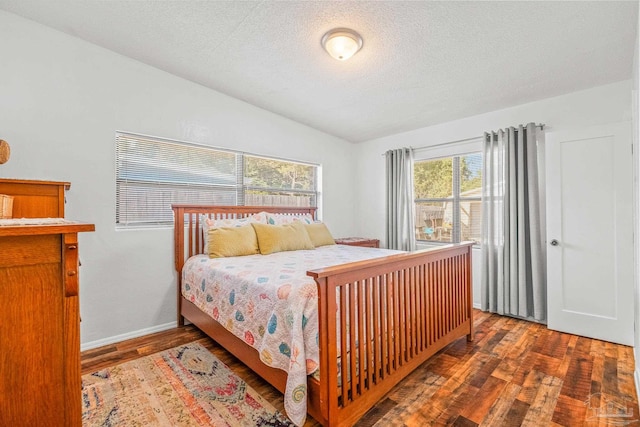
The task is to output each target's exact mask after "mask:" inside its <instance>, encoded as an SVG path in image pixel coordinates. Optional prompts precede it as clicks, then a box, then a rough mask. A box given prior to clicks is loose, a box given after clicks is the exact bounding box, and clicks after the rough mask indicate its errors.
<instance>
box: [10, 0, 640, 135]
mask: <svg viewBox="0 0 640 427" xmlns="http://www.w3.org/2000/svg"><path fill="white" fill-rule="evenodd" d="M0 9H3V10H5V11H8V12H12V13H15V14H18V15H21V16H23V17H26V18H28V19H31V20H34V21H36V22H39V23H42V24H44V25H48V26H51V27H53V28H55V29H58V30H60V31H63V32H65V33H68V34H70V35H73V36H75V37H79V38H81V39H84V40H87V41H89V42H91V43H94V44H97V45H99V46H102V47H105V48H107V49H110V50H112V51H114V52H117V53H120V54H122V55H125V56H128V57H131V58H133V59H136V60H139V61H141V62H144V63H146V64H149V65H151V66H153V67H156V68H159V69H161V70H165V71H167V72H169V73H172V74H175V75H177V76H180V77H183V78H185V79H188V80H191V81H193V82H196V83H199V84H201V85H203V86H206V87H209V88H211V89H215V90H216V91H219V92H222V93H225V94H227V95H230V96H233V97H235V98H238V99H241V100H244V101H246V102H248V103H250V104H253V105H255V106H258V107H261V108H263V109H265V110H269V111H272V112H274V113H277V114H280V115H282V116H285V117H288V118H290V119H292V120H295V121H297V122H300V123H303V124H306V125H308V126H311V127H313V128H316V129H319V130H322V131H324V132H327V133H329V134H333V135H336V136H338V137H341V138H344V139H345V140H348V141H352V142H360V141H366V140H369V139H373V138H378V137H382V136H386V135H391V134H395V133H400V132H405V131H409V130H412V129H416V128H421V127H425V126H430V125H433V124H437V123H441V122H446V121H450V120H455V119H459V118H462V117H467V116H471V115H475V114H480V113H484V112H488V111H494V110H498V109H502V108H507V107H510V106H514V105H518V104H522V103H526V102H531V101H534V100H538V99H543V98H548V97H553V96H557V95H561V94H565V93H569V92H573V91H576V90H580V89H585V88H589V87H594V86H599V85H603V84H607V83H611V82H615V81H620V80H625V79H629V78H631V73H632V62H633V49H634V46H635V34H636V29H637V28H636V27H637V22H638V15H637V14H638V2H637V1H621V2H617V1H602V2H598V1H596V2H586V1H568V2H564V1H562V2H556V1H533V2H521V1H513V2H503V1H499V2H494V1H469V2H454V1H442V2H439V1H269V0H263V1H194V0H183V1H162V0H154V1H151V0H149V1H141V0H121V1H110V0H99V1H97V0H56V1H50V0H0ZM336 27H348V28H352V29H354V30H356V31H358V32H359V33H360V34H361V35H362V37H363V39H364V46H363V48H362V50H361V51H360V52H359V53H358V54H356V55H355V56H354V57H353V58H351V59H350V60H349V61H345V62H341V61H337V60H335V59H333V58H331V57H330V56H329V55H327V54H326V52H324V50H323V49H322V47H321V45H320V39H321V38H322V36H323V34H324V33H325V32H326V31H328V30H330V29H332V28H336Z"/></svg>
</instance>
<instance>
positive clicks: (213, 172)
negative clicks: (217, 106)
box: [116, 133, 242, 227]
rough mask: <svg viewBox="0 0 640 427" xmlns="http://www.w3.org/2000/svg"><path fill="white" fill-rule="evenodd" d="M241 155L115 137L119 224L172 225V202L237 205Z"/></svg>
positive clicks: (141, 138)
mask: <svg viewBox="0 0 640 427" xmlns="http://www.w3.org/2000/svg"><path fill="white" fill-rule="evenodd" d="M239 156H241V154H240V153H234V152H230V151H224V150H218V149H212V148H210V147H205V146H199V145H195V144H188V143H182V142H177V141H170V140H163V139H161V138H152V137H144V136H139V135H132V134H126V133H117V134H116V193H117V194H116V196H117V197H116V200H117V203H116V224H117V225H118V226H122V227H126V226H141V225H170V224H172V223H173V212H172V210H171V204H172V203H199V204H225V205H235V204H237V199H238V193H237V188H238V186H239V184H241V179H242V175H241V173H240V171H239V170H238V164H241V162H239V161H238V157H239Z"/></svg>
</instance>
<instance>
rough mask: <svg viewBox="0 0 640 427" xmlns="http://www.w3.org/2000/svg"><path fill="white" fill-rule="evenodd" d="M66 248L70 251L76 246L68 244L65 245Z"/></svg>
mask: <svg viewBox="0 0 640 427" xmlns="http://www.w3.org/2000/svg"><path fill="white" fill-rule="evenodd" d="M67 249H69V250H70V251H72V250H75V249H78V247H77V246H76V245H69V246H67Z"/></svg>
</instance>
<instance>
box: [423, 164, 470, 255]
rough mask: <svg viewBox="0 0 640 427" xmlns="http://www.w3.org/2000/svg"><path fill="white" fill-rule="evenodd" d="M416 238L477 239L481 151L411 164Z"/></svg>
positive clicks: (443, 240)
mask: <svg viewBox="0 0 640 427" xmlns="http://www.w3.org/2000/svg"><path fill="white" fill-rule="evenodd" d="M413 182H414V191H415V203H416V239H417V240H420V241H436V242H447V243H457V242H461V241H466V240H472V241H475V242H477V243H479V242H480V234H481V228H482V153H472V154H465V155H459V156H453V157H444V158H438V159H429V160H419V161H415V163H414V181H413Z"/></svg>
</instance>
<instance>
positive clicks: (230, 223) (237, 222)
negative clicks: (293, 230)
mask: <svg viewBox="0 0 640 427" xmlns="http://www.w3.org/2000/svg"><path fill="white" fill-rule="evenodd" d="M200 222H201V224H202V238H203V240H204V250H203V253H205V254H208V253H209V229H210V228H220V227H227V228H229V227H242V226H243V225H249V224H251V223H253V222H256V223H259V224H266V223H267V216H266V212H260V213H257V214H253V215H251V216H248V217H245V218H224V219H212V218H209V217H208V216H206V215H203V216H202V217H201V221H200Z"/></svg>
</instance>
